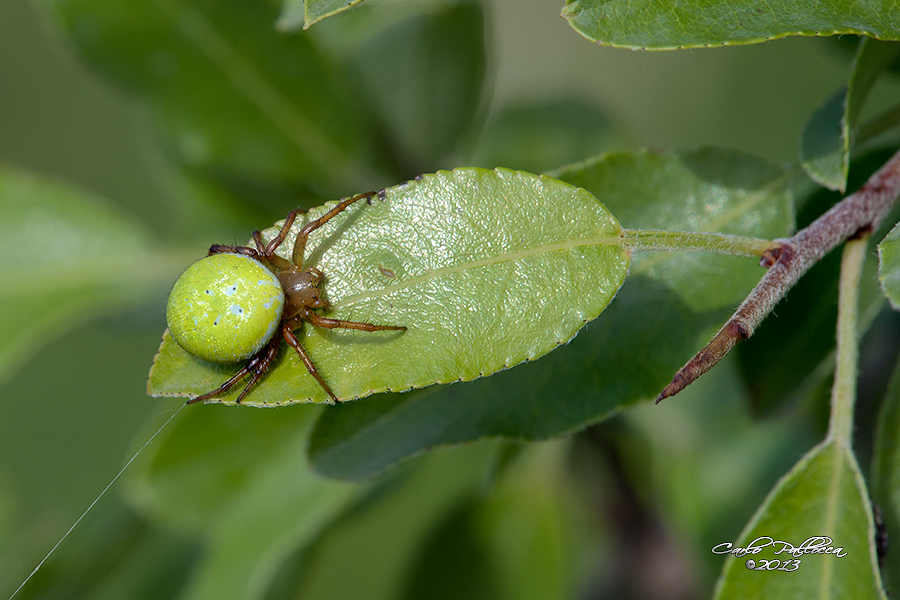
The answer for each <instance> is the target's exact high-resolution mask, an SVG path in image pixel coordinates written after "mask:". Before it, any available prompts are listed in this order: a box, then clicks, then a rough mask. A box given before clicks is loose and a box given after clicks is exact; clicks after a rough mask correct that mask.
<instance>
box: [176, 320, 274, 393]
mask: <svg viewBox="0 0 900 600" xmlns="http://www.w3.org/2000/svg"><path fill="white" fill-rule="evenodd" d="M280 344H281V340H280V339H279V338H278V336H272V341H270V342H269V343H268V344H266V346H265V347H264V348H263V349H262V350H260V351H259V352H257V353H256V354H254V355H253V356H252V357H251V358H250V360H248V361H247V364H245V365H244V366H243V367H241V370H240V371H238V372H237V373H235V374H234V375H233V376H232V377H230V378H229V379H228V380H227V381H226V382H225V383H223V384H222V385H220V386H219V387H217V388H216V389H214V390H213V391H211V392H207V393H205V394H203V395H200V396H197V397H196V398H191V399H190V400H188V401H187V402H186V403H185V404H194V403H195V402H202V401H203V400H209V399H210V398H214V397H215V396H218V395H219V394H224V393H225V392H227V391H228V390H230V389H231V388H233V387H234V385H235V384H236V383H237V382H238V381H240V380H241V379H243V378H244V377H246V376H247V375H249V374H251V373H252V374H253V377H251V378H250V381H249V382H248V383H247V385H246V386H245V387H244V390H243V391H242V392H241V395H240V396H238V398H237V401H236V402H237V403H238V404H240V402H241V400H243V399H244V396H246V395H247V394H248V393H249V392H250V388H252V387H253V384H255V383H256V382H258V381H259V380H260V379H261V378H262V376H263V375H265V374H266V371H268V370H269V366H270V365H271V364H272V361H273V360H275V355H276V354H278V346H279V345H280Z"/></svg>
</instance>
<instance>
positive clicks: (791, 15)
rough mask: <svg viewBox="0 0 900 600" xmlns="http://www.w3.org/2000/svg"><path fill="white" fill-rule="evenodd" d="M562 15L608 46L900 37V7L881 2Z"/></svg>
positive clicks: (642, 8) (594, 7)
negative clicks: (842, 36)
mask: <svg viewBox="0 0 900 600" xmlns="http://www.w3.org/2000/svg"><path fill="white" fill-rule="evenodd" d="M562 16H563V17H565V18H566V19H568V21H569V24H570V25H571V26H572V27H573V28H574V29H575V31H577V32H578V33H580V34H581V35H583V36H585V37H586V38H588V39H589V40H591V41H594V42H598V43H600V44H603V45H604V46H618V47H623V48H643V49H647V50H669V49H675V48H697V47H702V46H723V45H731V44H753V43H757V42H765V41H767V40H770V39H775V38H782V37H785V36H789V35H816V36H826V35H840V34H846V33H858V34H866V35H870V36H872V37H875V38H879V39H885V40H896V39H900V5H897V4H895V3H884V2H881V1H879V0H859V1H853V2H851V1H849V0H841V1H836V2H828V3H816V4H810V3H804V2H797V1H794V2H786V3H780V4H751V3H747V2H743V1H741V0H726V1H724V2H715V3H709V2H697V1H694V2H671V1H669V2H649V3H635V2H632V1H631V0H566V5H565V7H564V8H563V11H562Z"/></svg>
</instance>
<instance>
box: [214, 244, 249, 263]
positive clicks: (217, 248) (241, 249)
mask: <svg viewBox="0 0 900 600" xmlns="http://www.w3.org/2000/svg"><path fill="white" fill-rule="evenodd" d="M213 254H243V255H244V256H249V257H250V258H255V259H256V260H259V259H260V254H259V252H257V250H256V249H255V248H248V247H246V246H223V245H221V244H213V245H212V246H210V247H209V253H207V256H212V255H213Z"/></svg>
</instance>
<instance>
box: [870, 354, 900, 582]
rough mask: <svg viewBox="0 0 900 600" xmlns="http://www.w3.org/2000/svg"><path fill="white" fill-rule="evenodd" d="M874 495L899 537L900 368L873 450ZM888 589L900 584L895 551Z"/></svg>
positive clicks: (893, 535) (883, 407) (888, 570)
mask: <svg viewBox="0 0 900 600" xmlns="http://www.w3.org/2000/svg"><path fill="white" fill-rule="evenodd" d="M872 498H873V499H874V501H875V502H876V503H878V505H879V506H880V507H881V511H882V514H883V517H884V523H885V526H886V527H887V532H888V539H889V540H890V541H892V542H893V541H894V540H897V539H900V368H898V367H897V366H895V367H894V374H893V376H892V377H891V382H890V384H889V385H888V389H887V392H886V393H885V397H884V401H883V403H882V405H881V410H880V411H879V413H878V421H877V426H876V433H875V444H874V451H873V453H872ZM885 566H886V569H885V576H886V579H888V589H893V590H896V589H897V586H898V585H900V560H897V557H896V555H894V556H891V559H890V560H888V561H886V565H885Z"/></svg>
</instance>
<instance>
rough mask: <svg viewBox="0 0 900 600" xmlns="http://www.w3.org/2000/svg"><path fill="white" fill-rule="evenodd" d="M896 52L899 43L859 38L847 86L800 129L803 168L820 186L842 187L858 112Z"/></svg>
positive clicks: (844, 184)
mask: <svg viewBox="0 0 900 600" xmlns="http://www.w3.org/2000/svg"><path fill="white" fill-rule="evenodd" d="M898 55H900V44H897V43H888V42H879V41H877V40H873V39H871V38H863V39H862V40H861V41H860V44H859V50H858V52H857V54H856V60H855V61H854V64H853V73H852V75H851V77H850V81H849V82H848V83H847V86H846V87H845V88H844V89H842V90H840V91H839V92H837V93H836V94H835V95H834V96H832V97H831V98H829V99H828V101H826V102H825V104H823V105H822V106H821V107H820V108H819V110H817V111H816V112H815V113H814V114H813V116H812V118H811V119H810V121H809V123H808V124H807V126H806V128H805V129H804V130H803V138H802V148H801V155H802V159H803V168H804V169H805V170H806V172H807V174H809V176H810V177H812V179H813V180H814V181H816V182H817V183H819V184H820V185H822V186H825V187H827V188H828V189H831V190H840V191H841V192H843V191H845V190H846V188H847V171H848V169H849V167H850V148H851V147H852V146H853V141H854V137H855V136H856V131H857V128H858V121H859V115H860V111H861V110H862V106H863V104H864V103H865V101H866V98H867V96H868V95H869V91H870V90H871V89H872V86H873V85H874V84H875V81H876V80H877V79H878V77H879V76H880V75H881V73H882V72H883V71H884V70H885V69H886V68H887V67H888V66H889V65H890V64H891V63H892V62H893V61H894V60H895V59H896V58H897V56H898Z"/></svg>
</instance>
